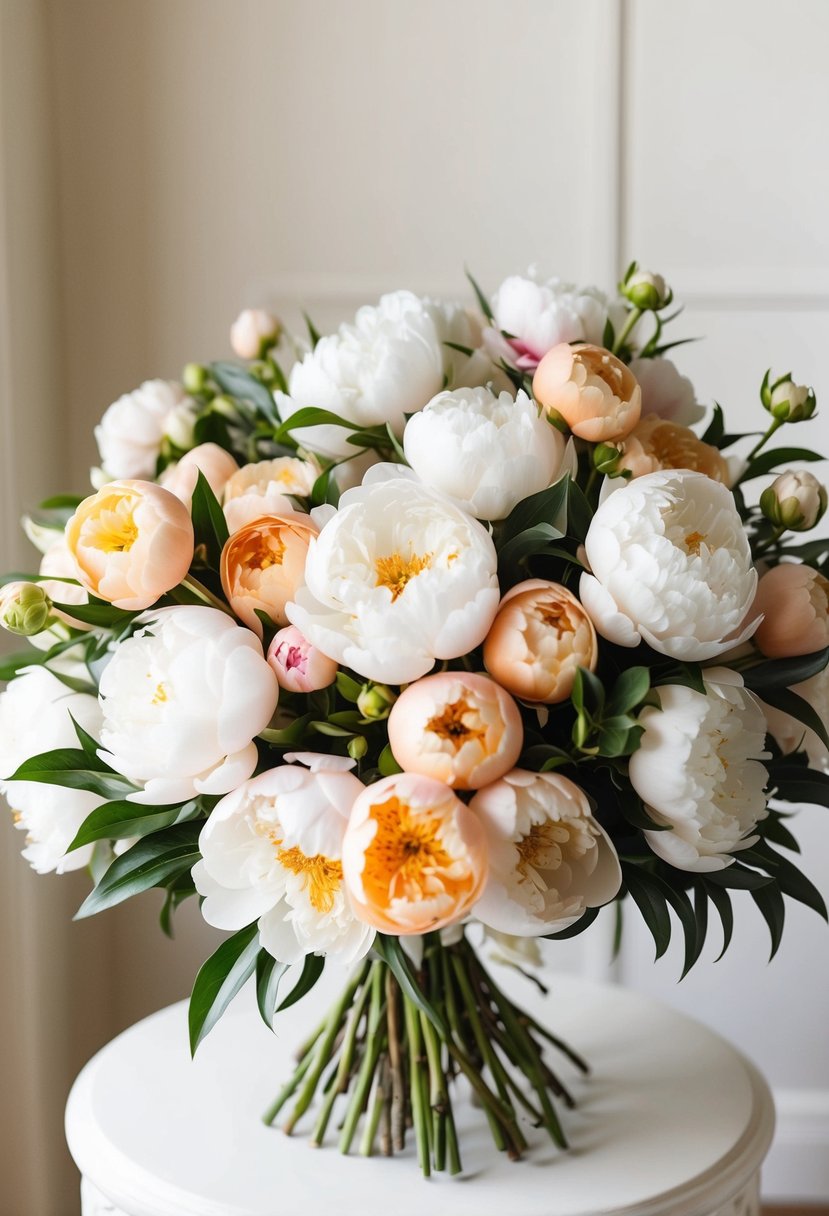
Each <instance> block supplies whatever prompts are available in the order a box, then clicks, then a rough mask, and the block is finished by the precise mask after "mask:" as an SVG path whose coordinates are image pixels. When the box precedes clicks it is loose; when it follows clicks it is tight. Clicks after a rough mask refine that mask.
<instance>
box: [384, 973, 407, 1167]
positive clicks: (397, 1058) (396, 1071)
mask: <svg viewBox="0 0 829 1216" xmlns="http://www.w3.org/2000/svg"><path fill="white" fill-rule="evenodd" d="M386 1021H387V1032H388V1039H389V1067H390V1068H391V1144H392V1150H393V1151H395V1152H402V1151H403V1148H404V1146H405V1143H406V1089H405V1084H404V1078H403V1052H402V1048H401V1046H400V990H399V988H398V986H397V982H396V980H395V978H394V976H393V975H392V973H391V971H390V970H387V971H386Z"/></svg>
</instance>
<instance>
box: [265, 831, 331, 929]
mask: <svg viewBox="0 0 829 1216" xmlns="http://www.w3.org/2000/svg"><path fill="white" fill-rule="evenodd" d="M276 856H277V858H278V860H279V862H280V864H281V865H283V866H284V867H285V869H286V870H290V871H291V873H292V874H299V875H301V876H302V878H303V879H304V882H303V889H304V890H306V891H307V892H308V899H309V901H310V903H311V907H312V908H314V910H315V911H317V912H321V913H327V912H330V911H331V909H332V908H333V907H334V898H335V896H336V894H337V892H338V891H339V889H340V886H341V884H342V881H343V867H342V862H340V861H335V860H334V859H333V858H331V857H325V856H324V854H322V853H316V854H315V855H314V856H313V857H308V856H307V855H306V854H305V853H303V851H302V849H300V848H299V846H298V845H294V846H293V848H290V849H283V848H277V850H276Z"/></svg>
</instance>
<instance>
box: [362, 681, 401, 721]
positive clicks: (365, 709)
mask: <svg viewBox="0 0 829 1216" xmlns="http://www.w3.org/2000/svg"><path fill="white" fill-rule="evenodd" d="M396 700H397V695H396V694H395V693H393V692H392V690H391V689H390V688H389V686H388V684H364V685H363V687H362V689H361V691H360V695H359V697H358V698H357V708H358V709H359V711H360V713H361V714H362V715H363V717H364V718H368V719H369V720H370V721H371V722H382V721H383V719H384V718H387V717H388V716H389V714H390V713H391V707H392V705H394V703H395V701H396Z"/></svg>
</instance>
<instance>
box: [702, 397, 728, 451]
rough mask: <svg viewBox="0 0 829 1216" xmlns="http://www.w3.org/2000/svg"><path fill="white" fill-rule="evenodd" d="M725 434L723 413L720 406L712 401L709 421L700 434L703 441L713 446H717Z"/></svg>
mask: <svg viewBox="0 0 829 1216" xmlns="http://www.w3.org/2000/svg"><path fill="white" fill-rule="evenodd" d="M724 434H725V415H724V414H723V410H722V406H721V405H718V404H717V403H716V402H715V403H714V413H713V415H712V417H711V421H710V422H709V423H708V426H707V427H706V428H705V431H704V432H703V434H702V435H701V439H702V442H703V443H710V444H712V445H713V446H714V447H715V448H716V447H719V445H720V440H721V439H722V437H723V435H724Z"/></svg>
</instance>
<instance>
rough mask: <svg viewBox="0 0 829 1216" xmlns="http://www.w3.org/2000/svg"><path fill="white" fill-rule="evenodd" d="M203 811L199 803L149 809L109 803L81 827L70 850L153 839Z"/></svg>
mask: <svg viewBox="0 0 829 1216" xmlns="http://www.w3.org/2000/svg"><path fill="white" fill-rule="evenodd" d="M200 814H201V811H200V808H199V804H198V802H196V801H191V802H185V803H183V804H182V803H179V804H178V805H176V806H145V805H143V804H142V803H140V802H123V801H117V802H105V803H104V805H103V806H99V807H96V808H95V810H94V811H92V812H91V813H90V814H89V815H88V816H87V817H86V819H85V820H84V821H83V823H82V824H81V826H80V828H79V829H78V833H77V835H76V836H75V839H74V840H73V841H72V843H71V844H70V846H69V848H68V849H67V853H71V852H72V851H73V850H74V849H80V848H82V847H83V846H84V845H87V844H92V842H93V841H95V840H128V839H129V838H130V837H132V836H149V835H150V834H151V833H152V832H160V831H162V830H163V829H164V828H169V827H173V825H174V824H177V823H186V822H187V821H188V820H190V819H194V818H196V816H198V815H200Z"/></svg>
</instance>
